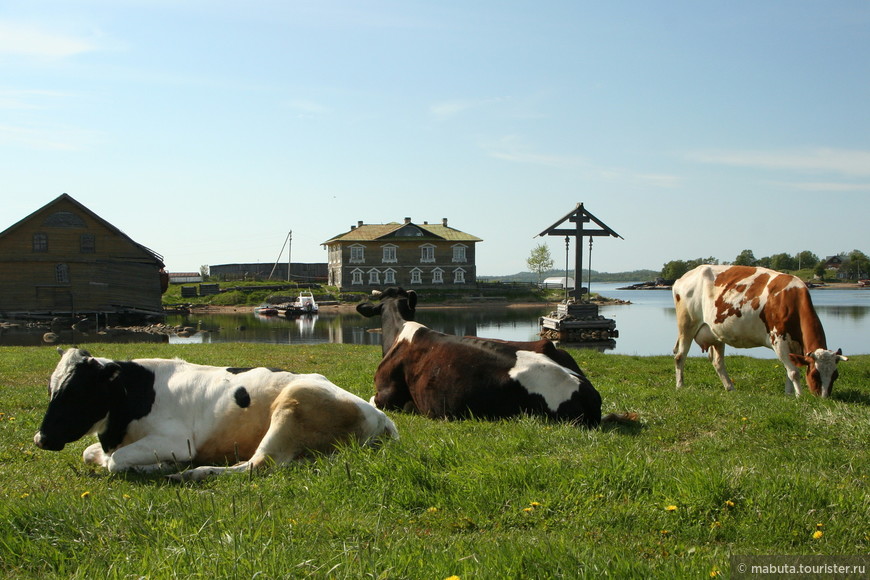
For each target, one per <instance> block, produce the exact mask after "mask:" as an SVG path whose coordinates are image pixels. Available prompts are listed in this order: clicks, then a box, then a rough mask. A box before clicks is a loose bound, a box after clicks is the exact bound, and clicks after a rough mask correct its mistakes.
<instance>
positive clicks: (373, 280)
mask: <svg viewBox="0 0 870 580" xmlns="http://www.w3.org/2000/svg"><path fill="white" fill-rule="evenodd" d="M380 283H381V271H380V270H376V269H375V268H372V269H371V270H369V284H380Z"/></svg>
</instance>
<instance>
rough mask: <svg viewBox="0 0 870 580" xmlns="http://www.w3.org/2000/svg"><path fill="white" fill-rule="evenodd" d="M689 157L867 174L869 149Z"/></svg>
mask: <svg viewBox="0 0 870 580" xmlns="http://www.w3.org/2000/svg"><path fill="white" fill-rule="evenodd" d="M687 158H688V159H689V160H691V161H696V162H700V163H710V164H717V165H730V166H734V167H754V168H758V169H785V170H792V171H804V172H807V171H809V172H831V173H839V174H841V175H846V176H852V177H856V176H868V175H870V151H861V150H849V149H827V148H818V149H807V150H797V151H710V152H698V153H692V154H689V155H687Z"/></svg>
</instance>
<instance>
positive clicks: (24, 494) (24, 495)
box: [19, 493, 30, 499]
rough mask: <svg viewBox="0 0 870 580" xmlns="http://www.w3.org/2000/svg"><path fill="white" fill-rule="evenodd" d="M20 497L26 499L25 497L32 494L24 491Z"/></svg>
mask: <svg viewBox="0 0 870 580" xmlns="http://www.w3.org/2000/svg"><path fill="white" fill-rule="evenodd" d="M19 497H20V498H21V499H25V498H28V497H30V494H29V493H22V494H21V495H20V496H19Z"/></svg>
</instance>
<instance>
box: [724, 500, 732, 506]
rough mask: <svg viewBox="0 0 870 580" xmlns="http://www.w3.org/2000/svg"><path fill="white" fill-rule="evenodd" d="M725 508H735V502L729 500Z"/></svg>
mask: <svg viewBox="0 0 870 580" xmlns="http://www.w3.org/2000/svg"><path fill="white" fill-rule="evenodd" d="M725 507H734V502H733V501H731V500H730V499H729V500H728V501H726V502H725Z"/></svg>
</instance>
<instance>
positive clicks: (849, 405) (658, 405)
mask: <svg viewBox="0 0 870 580" xmlns="http://www.w3.org/2000/svg"><path fill="white" fill-rule="evenodd" d="M82 346H83V347H85V348H89V349H90V350H91V352H92V353H93V354H95V355H98V356H107V357H111V358H119V359H126V358H133V357H150V356H160V357H175V356H178V357H181V358H185V359H187V360H190V361H192V362H197V363H203V364H215V365H227V366H256V365H264V366H278V367H283V368H286V369H288V370H292V371H295V372H321V373H323V374H325V375H326V376H328V377H329V378H330V379H332V380H333V381H334V382H335V383H336V384H338V385H340V386H342V387H344V388H346V389H348V390H350V391H353V392H355V393H357V394H359V395H361V396H363V397H364V398H368V396H369V395H370V394H371V391H372V375H373V372H374V369H375V367H376V366H377V363H378V360H379V358H380V349H379V347H369V346H353V345H333V344H326V345H313V346H298V347H288V346H272V345H245V344H215V345H151V344H147V345H146V344H138V345H82ZM572 352H573V354H574V356H575V358H576V359H577V360H578V362H579V363H580V365H581V367H583V368H584V369H585V370H586V371H587V373H588V375H589V377H590V379H591V380H592V382H593V384H594V385H595V386H596V388H597V389H598V390H599V391H600V392H601V394H602V397H603V399H604V412H611V411H620V412H621V411H636V412H637V413H639V415H640V423H639V424H637V425H633V426H631V425H629V426H626V425H622V426H610V427H605V428H603V429H600V430H594V431H586V430H582V429H577V428H574V427H571V426H568V425H562V424H553V423H548V422H546V421H543V420H540V419H537V418H518V419H516V420H509V421H501V422H480V421H456V422H445V421H432V420H428V419H424V418H421V417H417V416H410V415H402V414H393V415H392V417H393V419H394V420H395V422H396V424H397V425H398V427H399V430H400V433H401V439H400V440H398V441H392V442H389V443H388V444H386V445H385V446H383V447H382V448H380V449H377V450H372V449H367V448H358V447H348V448H345V449H343V450H341V451H340V452H339V453H338V454H336V455H334V456H331V457H326V458H321V459H318V460H315V461H313V462H306V463H301V464H298V465H293V466H288V467H281V468H278V469H276V470H274V471H272V472H271V473H268V474H266V475H262V476H261V475H256V476H254V477H250V476H248V475H236V476H225V477H222V478H217V479H214V480H210V481H208V482H205V483H202V484H170V483H168V482H166V481H164V480H163V479H160V478H146V477H141V476H118V475H110V474H109V473H107V472H106V471H105V470H102V469H97V468H92V467H88V466H85V465H84V464H83V463H82V461H81V451H82V450H83V449H84V448H85V447H86V446H87V445H89V444H90V443H92V442H93V441H92V440H88V441H86V440H82V441H80V442H77V443H75V444H71V445H68V446H67V448H66V449H65V450H63V451H61V452H48V451H41V450H39V449H37V448H36V447H35V446H34V445H33V442H32V438H33V435H34V433H35V432H36V430H37V428H38V427H39V423H40V422H41V420H42V414H43V412H44V410H45V407H46V404H47V388H46V387H47V381H48V376H49V375H50V373H51V371H52V369H53V368H54V366H55V364H56V362H57V360H58V356H57V353H56V352H55V351H54V350H53V349H50V348H29V347H21V348H13V347H6V348H0V392H2V399H0V401H2V402H0V413H2V414H0V463H2V470H0V498H2V501H0V574H2V575H3V576H5V577H9V578H46V577H73V578H172V577H181V578H306V577H311V578H409V579H444V578H448V577H450V576H454V575H455V576H458V577H459V578H461V579H462V580H467V579H472V578H479V579H495V578H601V577H613V578H710V577H716V576H718V575H720V574H721V575H722V576H723V577H727V576H728V574H729V568H728V566H729V564H728V562H729V555H730V554H745V555H750V554H825V555H859V554H860V555H867V554H868V553H870V454H868V448H867V446H868V442H870V356H858V357H852V358H851V360H850V361H849V362H846V363H841V365H840V380H839V381H838V383H837V385H836V387H835V390H834V395H833V398H832V399H830V400H821V399H818V398H815V397H811V396H808V395H805V396H804V397H802V398H800V399H798V400H795V399H793V398H788V397H786V396H785V395H784V394H783V392H782V391H783V385H784V380H785V373H784V371H783V369H782V367H781V365H780V364H778V363H777V362H776V361H771V360H757V359H750V358H745V357H739V356H731V357H729V359H728V363H729V367H730V371H731V375H732V378H733V379H734V382H735V384H736V388H737V390H736V391H734V392H731V393H726V392H724V391H723V390H722V388H721V383H719V380H718V378H717V377H716V375H715V373H714V371H713V368H712V367H711V366H710V364H709V363H708V362H707V361H706V359H702V358H692V359H690V360H689V361H688V363H687V368H686V373H687V374H686V381H687V386H686V388H684V389H683V390H681V391H679V392H677V391H676V390H675V388H674V376H673V363H672V361H671V359H670V358H669V357H630V356H616V355H602V354H599V353H594V352H588V351H579V350H576V351H572ZM731 352H733V351H731Z"/></svg>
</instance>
